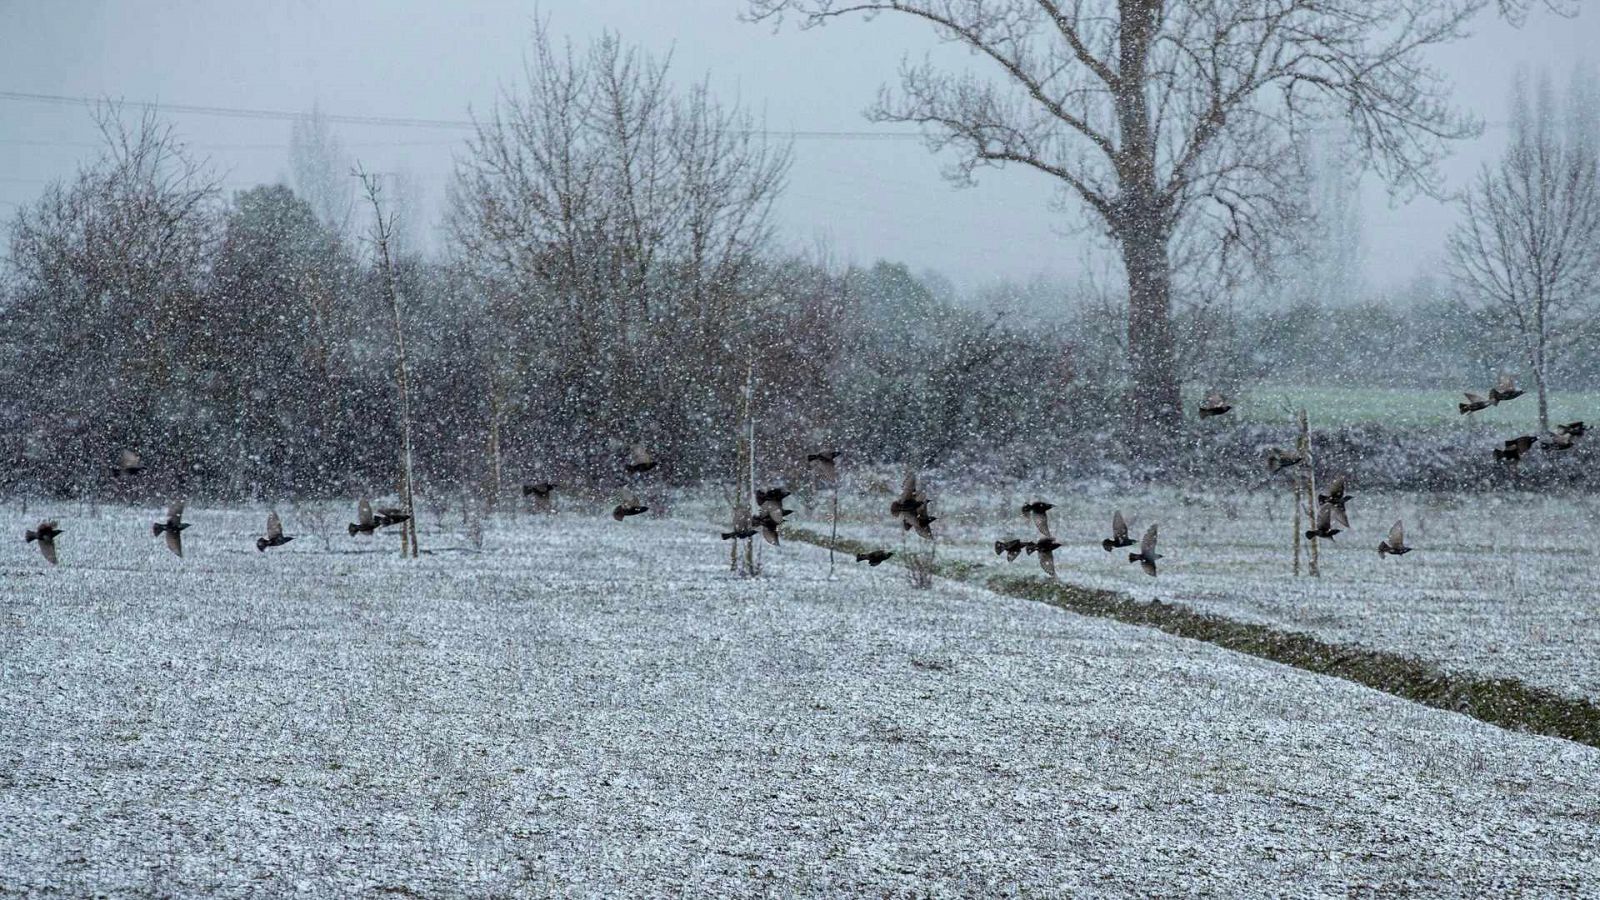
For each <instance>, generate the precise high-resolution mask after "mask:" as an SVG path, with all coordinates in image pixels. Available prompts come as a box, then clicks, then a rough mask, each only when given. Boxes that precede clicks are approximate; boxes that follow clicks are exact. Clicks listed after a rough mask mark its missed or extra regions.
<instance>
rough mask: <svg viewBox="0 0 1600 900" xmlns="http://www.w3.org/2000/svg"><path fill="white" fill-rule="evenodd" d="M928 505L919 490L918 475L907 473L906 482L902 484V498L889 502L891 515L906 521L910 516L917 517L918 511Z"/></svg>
mask: <svg viewBox="0 0 1600 900" xmlns="http://www.w3.org/2000/svg"><path fill="white" fill-rule="evenodd" d="M927 504H928V501H927V499H926V498H925V497H923V496H922V492H921V491H919V490H917V473H916V472H907V473H906V478H905V481H903V482H901V484H900V496H898V497H896V498H895V499H893V500H891V501H889V515H891V516H894V517H895V518H897V519H904V517H906V516H908V515H910V516H915V515H916V514H917V510H919V509H921V508H922V507H924V506H926V505H927ZM908 527H909V526H908Z"/></svg>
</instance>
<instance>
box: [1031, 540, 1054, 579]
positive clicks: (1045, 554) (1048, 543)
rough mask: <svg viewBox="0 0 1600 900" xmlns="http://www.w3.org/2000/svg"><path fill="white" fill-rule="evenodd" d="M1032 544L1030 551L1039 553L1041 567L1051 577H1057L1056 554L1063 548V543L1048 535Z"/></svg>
mask: <svg viewBox="0 0 1600 900" xmlns="http://www.w3.org/2000/svg"><path fill="white" fill-rule="evenodd" d="M1030 546H1031V549H1030V550H1029V552H1030V553H1037V554H1039V568H1041V569H1043V570H1044V571H1045V574H1047V575H1049V576H1050V577H1051V578H1054V577H1056V555H1055V554H1056V551H1057V550H1059V549H1060V548H1061V544H1059V543H1057V542H1056V539H1055V538H1053V537H1050V536H1049V535H1046V536H1044V537H1042V538H1040V539H1038V540H1037V541H1034V542H1033V543H1032V545H1030Z"/></svg>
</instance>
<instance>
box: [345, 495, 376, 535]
mask: <svg viewBox="0 0 1600 900" xmlns="http://www.w3.org/2000/svg"><path fill="white" fill-rule="evenodd" d="M349 528H350V536H351V537H355V536H356V535H358V534H371V533H373V532H374V531H377V530H378V520H377V519H376V518H375V517H373V515H372V502H371V501H370V500H368V499H367V498H365V497H362V498H361V502H360V503H358V504H356V520H355V521H354V522H351V523H350V526H349Z"/></svg>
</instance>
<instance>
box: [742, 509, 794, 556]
mask: <svg viewBox="0 0 1600 900" xmlns="http://www.w3.org/2000/svg"><path fill="white" fill-rule="evenodd" d="M790 512H793V510H790ZM750 521H751V523H752V524H754V525H755V526H756V528H758V529H760V531H761V539H762V540H764V541H766V542H767V543H769V544H771V545H772V546H774V547H777V546H779V544H778V526H780V525H782V524H783V510H781V509H780V510H773V509H763V510H761V512H760V514H759V515H757V516H756V517H755V518H754V519H751V520H750Z"/></svg>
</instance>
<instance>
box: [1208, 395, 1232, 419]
mask: <svg viewBox="0 0 1600 900" xmlns="http://www.w3.org/2000/svg"><path fill="white" fill-rule="evenodd" d="M1230 409H1233V404H1232V403H1230V402H1228V398H1226V397H1224V396H1222V392H1221V391H1212V392H1211V393H1209V394H1207V395H1206V398H1205V399H1204V400H1201V401H1200V418H1202V419H1209V418H1211V417H1212V416H1220V415H1222V414H1223V413H1225V412H1227V411H1228V410H1230Z"/></svg>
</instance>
